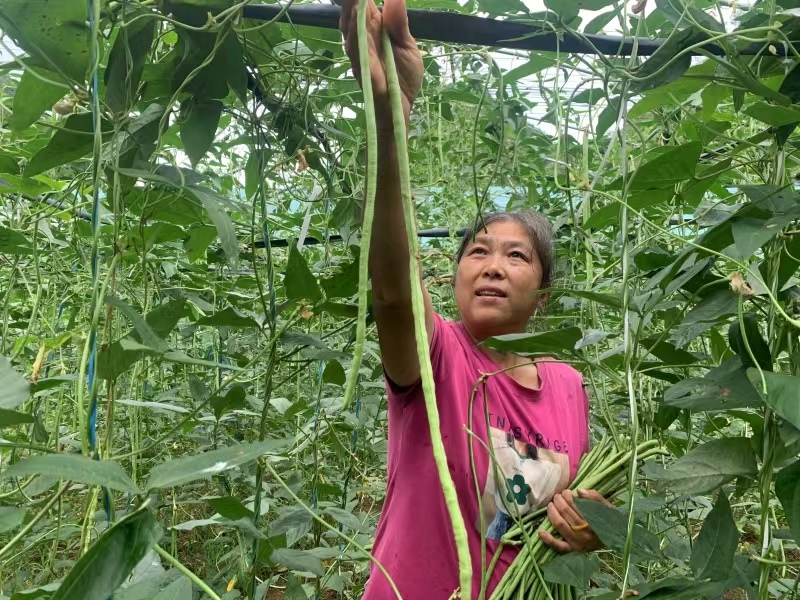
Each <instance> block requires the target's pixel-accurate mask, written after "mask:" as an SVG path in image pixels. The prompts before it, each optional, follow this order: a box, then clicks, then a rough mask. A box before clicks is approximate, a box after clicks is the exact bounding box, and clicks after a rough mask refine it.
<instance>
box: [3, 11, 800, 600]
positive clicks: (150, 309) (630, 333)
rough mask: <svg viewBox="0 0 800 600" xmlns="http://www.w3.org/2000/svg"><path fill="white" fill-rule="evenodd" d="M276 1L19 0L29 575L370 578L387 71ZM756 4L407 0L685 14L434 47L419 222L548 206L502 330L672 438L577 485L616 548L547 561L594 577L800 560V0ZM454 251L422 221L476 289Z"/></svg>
mask: <svg viewBox="0 0 800 600" xmlns="http://www.w3.org/2000/svg"><path fill="white" fill-rule="evenodd" d="M248 4H249V3H248V2H247V1H244V2H240V3H233V2H227V1H226V0H219V1H217V0H185V1H183V0H159V1H157V2H152V1H150V0H148V1H125V2H108V3H106V2H99V1H97V2H90V1H87V0H63V1H60V2H48V1H45V0H3V1H2V2H0V29H1V30H2V33H3V34H4V38H3V43H4V44H5V46H4V47H5V48H6V50H7V53H6V55H7V57H8V58H9V62H7V63H5V64H3V65H1V66H0V81H2V85H1V86H0V124H1V125H2V129H0V139H1V140H2V145H0V199H1V201H0V273H1V274H2V279H0V281H2V286H0V311H1V314H2V341H0V355H2V357H1V358H0V565H2V566H0V595H2V596H3V597H4V598H13V599H15V600H16V599H23V598H53V599H55V598H70V599H72V598H81V599H84V598H98V599H105V598H108V597H111V595H112V594H113V595H114V597H115V598H119V599H123V598H127V599H134V598H181V599H184V598H185V599H187V600H188V599H190V598H197V597H209V598H238V597H247V598H259V599H261V598H265V597H266V598H287V599H292V600H296V599H306V598H317V597H323V598H339V597H341V598H357V597H359V596H360V594H361V593H362V591H363V589H364V584H365V581H366V576H367V572H368V569H369V566H370V561H369V548H370V545H371V543H372V539H373V536H374V531H375V526H376V522H377V517H378V514H379V511H380V508H381V506H382V502H383V498H384V496H385V493H386V452H387V406H386V397H385V393H384V383H383V373H382V370H381V367H380V358H379V353H378V346H377V339H376V337H375V331H374V323H373V321H372V318H371V316H370V314H369V311H367V321H366V326H367V338H366V342H365V345H364V353H363V358H362V361H361V363H360V365H358V366H357V373H353V372H352V369H351V361H352V353H353V349H354V347H355V345H356V329H357V327H356V325H357V320H358V299H359V297H360V295H362V294H366V298H367V300H369V291H368V289H367V288H366V287H365V286H364V285H360V284H359V270H358V260H359V239H360V238H359V233H360V221H361V206H362V200H363V198H364V177H363V175H364V172H365V168H366V156H367V152H366V144H365V135H366V133H365V110H364V105H363V97H362V95H361V91H360V89H359V87H358V85H357V82H356V81H355V79H354V78H353V75H352V70H351V64H350V62H349V60H348V59H347V57H346V56H345V55H344V52H343V48H342V46H341V39H340V34H339V32H338V31H337V30H335V29H325V28H317V27H309V26H303V25H297V24H293V23H291V22H286V21H281V20H273V21H261V20H253V19H249V18H247V17H246V16H245V11H246V10H247V8H248V7H247V5H248ZM295 4H296V5H298V4H299V3H295ZM638 4H639V5H640V6H639V7H638V8H641V5H644V4H646V1H640V2H639V3H638ZM728 4H730V3H728V2H725V3H721V2H719V1H717V2H713V1H710V0H653V5H652V6H646V10H645V11H644V12H641V11H640V12H636V11H633V12H631V7H626V6H624V5H623V4H621V3H618V2H613V1H611V0H592V1H591V2H585V1H578V0H560V1H558V2H556V1H549V0H548V1H545V2H544V5H545V6H546V8H545V9H544V10H540V11H536V10H532V9H530V8H528V7H527V6H526V4H525V3H523V2H520V1H519V0H469V1H468V2H466V3H458V2H456V1H455V0H437V1H436V2H423V1H422V0H411V1H410V2H409V6H410V7H412V8H430V9H436V10H439V11H444V12H454V13H462V14H474V15H481V16H489V17H491V18H502V19H506V20H508V19H511V20H515V21H520V22H524V23H528V24H530V25H533V26H534V27H536V28H537V31H541V32H542V33H548V32H555V33H557V34H558V37H559V38H560V39H566V38H575V37H576V36H577V37H579V38H580V37H582V36H584V35H585V34H597V33H604V32H605V33H612V34H620V33H621V34H622V35H623V36H624V37H626V38H627V39H629V40H630V39H632V38H636V37H638V38H640V39H641V38H662V39H664V40H665V41H664V43H663V45H662V46H661V48H660V49H659V50H658V51H656V52H655V53H654V54H652V56H637V55H636V52H635V51H634V54H633V55H632V56H608V55H605V56H604V55H601V54H600V55H598V54H594V55H592V54H568V53H565V52H563V51H560V50H559V48H557V47H554V48H553V50H552V51H541V52H540V51H537V52H522V51H508V50H501V49H491V48H479V47H469V46H464V45H446V44H441V43H437V42H425V41H421V42H420V47H421V49H422V50H423V56H424V64H425V75H424V86H423V90H422V93H421V94H420V98H419V99H418V100H417V103H416V105H415V109H414V112H413V114H412V118H411V123H410V126H409V155H410V161H411V178H412V185H413V193H414V201H415V203H416V210H417V218H418V225H419V227H420V228H421V229H425V228H434V227H448V228H450V229H451V231H456V230H457V229H459V228H460V227H463V226H465V225H468V224H469V223H471V222H472V220H473V219H474V218H475V216H476V215H477V214H479V213H480V212H486V211H489V210H498V209H515V208H533V209H537V210H540V211H542V212H543V213H544V214H546V215H547V216H548V217H549V218H550V219H551V221H552V222H553V224H554V228H555V232H556V247H557V257H558V273H557V275H556V280H555V283H554V286H553V289H551V290H550V291H549V294H550V296H549V299H548V306H547V309H546V310H545V311H544V312H543V313H542V314H539V315H538V316H537V317H536V319H535V322H533V323H532V325H531V331H530V333H529V334H523V335H515V336H504V337H500V338H495V339H492V340H489V341H487V345H488V346H491V347H493V348H497V349H500V350H507V351H514V352H517V353H519V354H521V355H523V356H531V357H534V356H543V355H547V356H556V357H558V358H559V359H561V360H565V361H568V362H570V363H571V364H573V365H574V366H576V368H579V369H580V370H581V371H582V372H583V374H584V377H585V380H586V381H587V383H588V384H589V388H590V397H591V413H592V436H593V439H595V440H599V439H601V438H610V439H612V440H613V443H614V444H616V445H617V447H618V448H620V449H626V448H632V447H634V446H635V445H636V444H639V443H641V442H643V441H647V440H653V441H654V443H656V442H657V443H658V445H660V446H661V447H663V448H664V449H665V450H666V452H664V453H663V454H662V455H661V456H660V458H659V459H658V460H656V461H651V462H649V463H647V464H646V465H645V466H644V467H643V468H641V469H639V470H638V471H636V472H634V473H632V475H635V476H634V477H633V478H632V479H631V481H630V484H629V485H628V486H627V491H626V492H625V493H623V494H621V495H620V496H619V497H618V498H616V499H615V506H616V507H617V508H608V507H604V506H600V505H597V504H592V503H583V504H581V508H582V510H583V512H584V514H585V516H586V518H587V519H588V520H589V522H590V524H591V525H592V527H593V528H594V530H595V531H596V532H597V534H598V535H599V537H600V538H601V540H602V541H603V542H604V543H605V545H606V549H605V550H603V551H601V552H599V553H595V554H592V555H576V554H568V555H563V556H559V557H557V558H555V559H554V560H552V561H551V562H550V563H548V564H546V565H540V566H541V567H542V571H543V574H544V577H545V578H546V579H547V580H548V581H551V582H554V583H559V584H564V585H571V586H575V588H576V590H577V591H576V594H577V597H601V598H609V599H610V598H617V597H620V596H621V595H622V596H627V595H635V596H637V597H641V598H653V599H655V598H687V599H688V598H692V599H695V598H709V599H711V598H722V597H725V598H728V599H731V598H750V599H756V598H760V599H767V598H793V597H795V594H796V592H797V589H798V580H799V578H800V570H799V569H798V565H799V564H800V550H798V541H797V540H798V539H800V461H798V453H799V452H800V346H799V344H800V341H799V340H798V332H800V287H798V267H799V266H800V227H798V220H800V192H799V191H798V186H797V183H796V180H795V173H796V172H797V170H798V166H799V165H800V150H799V147H798V143H797V140H798V138H797V136H796V134H795V127H796V125H797V124H798V123H800V67H798V66H797V65H798V57H800V54H798V46H795V45H794V44H793V42H794V41H795V40H797V39H798V35H800V16H798V14H800V13H798V10H800V5H799V4H798V3H797V2H795V1H793V0H764V1H762V2H757V3H755V4H754V5H753V6H750V7H748V8H747V10H740V9H731V8H730V7H729V6H728ZM288 14H291V13H288ZM430 18H436V17H433V16H431V17H430ZM634 48H635V46H634ZM9 52H10V53H11V54H9ZM12 54H13V57H12ZM378 201H380V194H379V195H378ZM375 235H380V231H376V232H375ZM456 247H457V239H456V238H455V237H450V238H439V239H433V240H427V241H424V242H423V243H422V244H421V260H422V270H423V276H424V280H425V284H426V285H427V287H428V289H429V290H430V291H431V294H432V296H433V298H434V303H435V306H436V308H437V310H438V311H439V312H440V313H442V314H444V315H446V316H448V317H455V316H456V312H455V303H454V298H453V290H452V276H453V272H454V264H453V255H454V252H455V249H456ZM351 376H352V377H357V386H356V388H355V398H354V401H353V402H349V403H345V402H344V396H345V387H346V385H347V381H348V377H351ZM465 401H467V399H465Z"/></svg>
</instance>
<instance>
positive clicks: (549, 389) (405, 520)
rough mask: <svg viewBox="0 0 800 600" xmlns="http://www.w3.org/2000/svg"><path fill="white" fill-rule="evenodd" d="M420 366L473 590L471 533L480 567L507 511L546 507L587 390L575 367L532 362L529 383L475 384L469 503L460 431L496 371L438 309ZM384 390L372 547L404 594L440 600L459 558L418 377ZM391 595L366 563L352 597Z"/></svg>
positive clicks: (568, 477) (583, 427)
mask: <svg viewBox="0 0 800 600" xmlns="http://www.w3.org/2000/svg"><path fill="white" fill-rule="evenodd" d="M431 362H432V364H433V374H434V379H435V381H436V400H437V404H438V407H439V417H440V419H441V435H442V439H443V441H444V446H445V450H446V453H447V464H448V466H449V468H450V474H451V476H452V477H453V481H454V482H455V486H456V492H457V494H458V498H459V504H460V505H461V512H462V514H463V515H464V520H465V523H466V527H467V535H468V538H469V546H470V554H471V556H472V569H473V586H472V590H473V591H472V597H473V598H476V597H477V596H478V593H479V590H480V580H481V572H482V565H481V543H482V539H484V537H485V539H486V564H487V565H488V564H489V563H490V561H491V558H492V557H493V556H494V551H495V549H496V548H497V546H498V541H497V540H499V539H500V537H502V535H503V534H504V533H505V532H506V531H507V530H508V529H509V528H510V527H511V526H512V525H513V518H512V515H515V514H519V515H522V514H525V513H526V512H528V511H530V510H532V509H535V508H537V507H539V506H543V505H545V504H546V503H548V502H549V501H550V499H551V498H552V496H553V494H554V493H555V492H556V491H560V490H562V489H564V488H565V487H567V485H568V484H569V482H570V481H572V479H573V478H574V476H575V473H576V471H577V468H578V462H579V460H580V458H581V456H583V454H585V453H586V452H588V450H589V430H588V419H589V403H588V397H587V395H586V391H585V390H584V387H583V384H582V378H581V375H580V373H578V372H577V371H576V370H575V369H573V368H572V367H570V366H568V365H565V364H563V363H558V362H546V361H540V362H539V363H538V365H537V366H538V372H539V380H540V389H539V390H533V389H530V388H526V387H524V386H523V385H521V384H520V383H518V382H517V381H516V380H514V379H512V378H511V377H510V376H508V375H507V374H500V375H496V376H494V377H490V378H489V379H488V381H487V385H486V395H485V396H484V392H483V390H482V389H480V388H479V389H478V392H477V393H476V395H475V400H474V403H473V407H472V425H471V429H472V431H474V432H475V434H476V435H477V436H479V437H480V439H481V440H483V444H481V443H479V442H478V441H476V440H474V439H473V441H472V447H473V452H474V460H475V472H476V473H477V479H478V486H479V489H480V502H479V498H478V494H477V492H476V489H475V481H474V478H473V470H472V468H471V462H470V451H469V441H470V437H469V434H468V433H467V428H470V419H469V405H470V395H471V392H472V388H473V386H474V385H475V383H476V382H477V380H478V378H479V377H480V375H481V374H482V373H492V372H495V371H499V370H500V367H499V366H498V365H497V364H496V363H495V362H493V361H492V360H490V359H489V358H488V357H487V356H486V355H485V354H483V353H482V352H481V351H480V350H478V349H477V348H476V347H475V345H474V343H473V342H472V341H471V339H470V338H469V336H468V334H467V332H466V331H465V330H464V327H463V325H462V324H461V323H453V322H448V321H445V320H444V319H443V318H441V317H440V316H439V315H436V318H435V326H434V333H433V339H432V340H431ZM387 388H388V393H389V458H388V482H387V488H386V501H385V503H384V506H383V510H382V511H381V516H380V519H379V522H378V530H377V533H376V536H375V543H374V546H373V553H374V555H375V558H377V560H378V561H380V563H381V564H382V565H383V566H384V568H385V569H386V570H387V571H388V572H389V575H390V576H391V577H392V579H393V581H394V583H395V585H396V586H397V588H398V590H399V592H400V595H401V596H402V598H403V600H447V599H448V598H450V597H451V595H452V594H453V592H454V591H455V589H456V588H457V587H458V558H457V556H456V549H455V545H454V542H453V534H452V528H451V525H450V519H449V516H448V514H447V509H446V507H445V503H444V498H443V496H442V490H441V485H440V483H439V477H438V474H437V471H436V465H435V462H434V459H433V452H432V449H431V442H430V439H431V438H430V434H429V430H428V418H427V415H426V413H425V405H424V400H423V395H422V387H421V384H419V383H417V384H416V385H414V386H412V387H410V388H407V389H403V390H400V389H398V388H397V387H396V386H395V385H394V384H393V383H391V382H387ZM487 418H488V423H487ZM487 425H488V426H487ZM488 440H491V444H492V446H493V447H494V454H495V458H496V465H495V467H494V468H491V469H490V460H489V453H488V451H487V449H486V446H484V444H487V445H488V443H489V442H488ZM502 480H505V481H502ZM496 481H500V485H497V484H496V483H495V482H496ZM506 482H507V483H506ZM481 507H482V511H483V517H484V519H483V521H484V527H483V532H482V531H481V529H480V527H481V524H480V512H479V511H480V510H481ZM482 533H483V534H484V535H482ZM515 554H516V550H515V549H514V548H513V547H506V548H505V549H504V550H503V552H502V554H501V556H500V559H499V560H498V563H497V566H496V567H495V569H494V572H493V575H492V578H491V580H490V585H489V593H487V596H486V597H487V598H488V597H489V594H490V593H491V591H492V590H493V589H494V587H495V586H496V585H497V583H498V581H499V580H500V577H501V576H502V574H503V573H504V572H505V570H506V568H507V567H508V565H509V564H511V561H512V560H513V559H514V556H515ZM395 597H396V596H395V594H394V592H393V591H392V590H391V588H390V586H389V584H388V581H387V580H386V577H385V576H384V575H383V574H382V573H381V572H380V570H379V569H378V568H376V567H375V566H374V565H373V566H372V569H371V573H370V578H369V581H368V582H367V586H366V591H365V593H364V596H363V600H390V599H394V598H395Z"/></svg>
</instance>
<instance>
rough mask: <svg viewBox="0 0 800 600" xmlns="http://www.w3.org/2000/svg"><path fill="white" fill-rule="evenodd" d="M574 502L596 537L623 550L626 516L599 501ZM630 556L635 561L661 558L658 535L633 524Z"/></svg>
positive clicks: (584, 500)
mask: <svg viewBox="0 0 800 600" xmlns="http://www.w3.org/2000/svg"><path fill="white" fill-rule="evenodd" d="M575 504H576V505H577V507H578V510H579V511H580V513H581V514H582V515H583V516H584V518H585V519H586V521H587V522H588V523H589V525H591V527H592V530H593V531H594V532H595V533H596V534H597V537H599V538H600V540H601V541H602V542H603V543H604V544H605V545H606V546H608V547H609V548H611V549H612V550H614V551H616V552H619V553H620V554H621V553H622V552H623V549H624V548H625V541H626V538H627V532H628V516H627V515H623V514H622V513H621V512H620V511H618V510H617V509H615V508H612V507H610V506H606V505H605V504H602V503H601V502H596V501H594V500H586V499H583V498H577V499H576V500H575ZM632 541H633V543H632V546H631V557H632V558H633V560H634V561H635V562H642V561H649V560H658V559H659V558H661V550H660V548H659V543H658V537H656V535H655V534H653V533H651V532H650V531H648V530H647V529H645V528H644V527H642V526H641V525H638V524H637V525H634V528H633V540H632Z"/></svg>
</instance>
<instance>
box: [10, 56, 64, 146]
mask: <svg viewBox="0 0 800 600" xmlns="http://www.w3.org/2000/svg"><path fill="white" fill-rule="evenodd" d="M36 73H37V74H38V77H37V75H34V74H33V73H32V72H31V70H30V69H25V72H24V73H23V74H22V79H20V82H19V85H18V86H17V89H16V90H15V92H14V104H13V111H12V113H11V118H10V119H9V121H8V126H9V127H11V130H12V131H22V130H23V129H25V128H26V127H28V126H30V125H33V124H34V123H35V122H36V120H37V119H38V118H39V117H41V116H42V113H44V111H46V110H49V109H50V107H51V106H53V104H55V103H56V102H58V101H59V100H61V98H63V97H64V95H66V93H67V92H68V91H69V90H68V89H67V88H66V87H65V86H63V85H54V84H58V83H61V82H60V81H59V76H58V74H56V73H53V72H52V71H47V70H45V69H38V70H37V71H36ZM51 82H52V83H51Z"/></svg>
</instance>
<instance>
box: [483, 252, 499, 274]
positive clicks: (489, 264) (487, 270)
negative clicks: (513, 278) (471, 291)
mask: <svg viewBox="0 0 800 600" xmlns="http://www.w3.org/2000/svg"><path fill="white" fill-rule="evenodd" d="M483 274H484V276H486V277H490V278H492V279H495V278H498V277H502V276H503V268H502V265H501V264H500V260H499V259H498V258H497V257H496V256H494V255H492V256H489V257H487V259H486V262H485V263H484V266H483Z"/></svg>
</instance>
